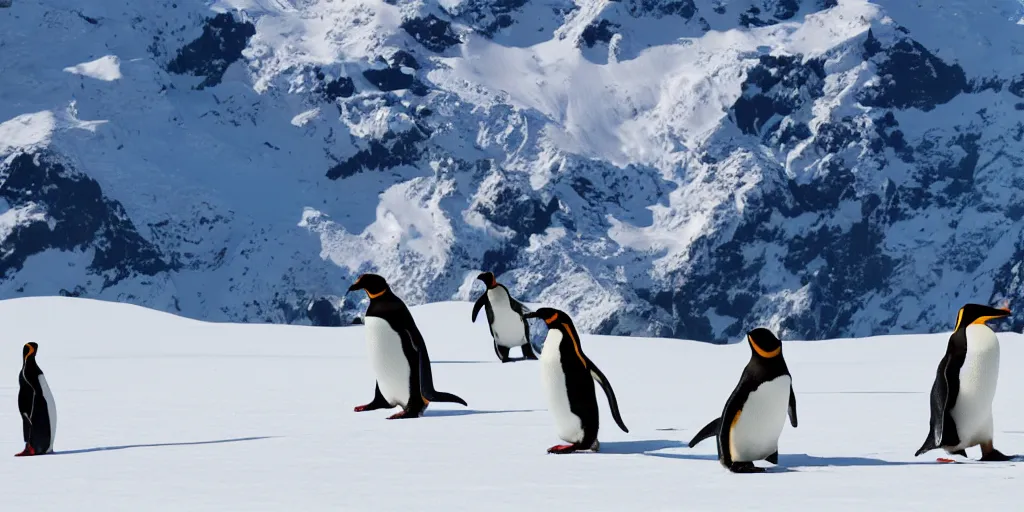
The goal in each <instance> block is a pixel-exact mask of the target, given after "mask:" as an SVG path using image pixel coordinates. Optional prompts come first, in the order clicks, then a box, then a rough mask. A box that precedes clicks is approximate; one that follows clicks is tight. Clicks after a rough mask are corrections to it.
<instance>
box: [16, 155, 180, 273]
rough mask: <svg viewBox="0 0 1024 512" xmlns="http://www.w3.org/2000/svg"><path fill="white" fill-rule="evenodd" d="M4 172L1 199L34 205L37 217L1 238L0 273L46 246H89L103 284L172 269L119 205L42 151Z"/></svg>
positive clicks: (65, 248)
mask: <svg viewBox="0 0 1024 512" xmlns="http://www.w3.org/2000/svg"><path fill="white" fill-rule="evenodd" d="M6 175H7V179H6V180H5V181H4V182H3V184H2V186H0V198H3V199H4V200H6V201H7V203H8V204H9V205H10V207H11V208H33V209H35V211H37V212H38V213H39V214H40V215H39V217H40V218H37V219H35V220H32V221H29V222H26V223H22V224H17V225H15V226H14V227H13V231H12V232H11V234H10V235H9V236H8V237H7V238H6V239H5V240H4V241H3V242H2V243H0V254H2V256H0V276H9V273H10V272H12V271H18V270H20V269H21V268H22V265H24V263H25V260H26V259H27V258H28V257H29V256H32V255H34V254H38V253H40V252H43V251H45V250H49V249H57V250H61V251H73V250H84V249H92V250H93V251H94V254H93V260H92V263H91V264H90V265H89V269H90V270H92V271H95V272H97V273H103V274H104V278H105V286H110V285H113V284H115V283H117V282H118V281H120V280H122V279H124V278H126V277H129V276H131V275H146V276H152V275H156V274H157V273H159V272H163V271H166V270H170V269H171V268H172V267H171V265H169V264H168V263H167V262H165V261H164V260H163V257H162V255H161V253H160V250H159V249H158V248H157V247H156V246H154V245H153V244H151V243H150V242H149V241H147V240H146V239H145V238H143V237H142V235H140V234H139V232H138V231H137V230H136V229H135V225H134V224H132V221H131V220H130V219H129V218H128V215H127V214H126V213H125V211H124V208H123V207H122V206H121V204H120V203H118V202H116V201H113V200H110V199H107V198H106V197H104V196H103V192H102V191H101V190H100V186H99V184H98V183H96V181H95V180H93V179H92V178H89V177H88V176H86V175H84V174H81V173H78V172H76V171H73V170H71V169H68V168H67V167H65V166H64V165H62V164H59V163H56V162H52V161H50V159H49V158H48V157H47V156H46V155H29V154H21V155H19V156H17V157H15V158H14V159H13V160H12V161H11V163H10V165H9V166H8V168H7V169H6Z"/></svg>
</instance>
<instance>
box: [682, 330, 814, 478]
mask: <svg viewBox="0 0 1024 512" xmlns="http://www.w3.org/2000/svg"><path fill="white" fill-rule="evenodd" d="M747 342H749V344H750V350H751V355H750V362H748V363H747V366H746V367H745V368H744V369H743V373H742V374H741V375H740V381H739V383H738V384H736V389H734V390H733V392H732V395H731V396H730V397H729V400H727V401H726V402H725V409H724V410H723V411H722V416H721V417H718V418H715V419H714V420H713V421H712V422H711V423H708V424H707V426H705V427H704V428H702V429H701V430H700V432H698V433H697V435H696V436H694V438H693V439H692V440H691V441H690V448H693V447H694V446H697V444H698V443H700V442H701V441H703V440H705V439H707V438H709V437H711V436H718V461H719V462H721V463H722V465H723V466H725V467H726V468H727V469H729V471H732V472H733V473H762V472H764V468H759V467H757V466H755V465H754V461H755V460H766V461H768V462H771V463H772V464H778V463H779V436H780V435H781V434H782V428H783V427H784V426H785V424H786V412H787V409H788V411H789V421H790V423H791V424H792V425H793V427H794V428H796V395H795V394H794V393H793V378H792V376H791V375H790V374H789V368H788V367H787V366H786V360H785V359H783V357H782V342H781V341H779V339H778V338H777V337H775V334H773V333H772V332H771V331H769V330H768V329H765V328H761V327H759V328H757V329H754V330H752V331H750V332H748V333H747ZM787 404H788V408H787Z"/></svg>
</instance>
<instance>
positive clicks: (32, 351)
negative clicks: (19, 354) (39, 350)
mask: <svg viewBox="0 0 1024 512" xmlns="http://www.w3.org/2000/svg"><path fill="white" fill-rule="evenodd" d="M35 353H36V349H35V347H33V346H32V345H28V354H25V360H26V361H28V358H30V357H32V354H35Z"/></svg>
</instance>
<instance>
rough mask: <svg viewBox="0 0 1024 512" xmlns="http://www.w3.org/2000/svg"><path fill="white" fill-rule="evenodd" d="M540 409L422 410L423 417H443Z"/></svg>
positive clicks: (511, 412)
mask: <svg viewBox="0 0 1024 512" xmlns="http://www.w3.org/2000/svg"><path fill="white" fill-rule="evenodd" d="M541 411H542V409H507V410H500V411H478V410H474V409H436V410H430V409H428V410H426V411H424V412H423V417H424V418H430V417H436V418H444V417H447V416H475V415H478V414H514V413H517V412H541Z"/></svg>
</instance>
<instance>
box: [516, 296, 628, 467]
mask: <svg viewBox="0 0 1024 512" xmlns="http://www.w3.org/2000/svg"><path fill="white" fill-rule="evenodd" d="M526 318H541V319H543V320H544V323H545V324H546V325H547V327H548V335H547V338H545V340H544V348H543V350H541V353H540V363H541V376H542V381H543V383H544V389H545V391H546V392H547V398H548V408H549V410H550V411H551V413H552V414H554V416H555V426H556V428H557V429H558V436H559V437H560V438H561V439H562V440H563V441H565V442H567V443H570V444H560V445H556V446H552V447H551V448H549V449H548V453H572V452H575V451H580V450H593V451H597V450H598V448H599V443H598V442H597V430H598V423H599V414H598V409H597V394H596V393H595V391H594V381H595V380H596V381H597V382H598V383H599V384H601V387H602V388H603V389H604V393H605V395H607V397H608V405H609V406H610V407H611V410H612V418H614V419H615V423H617V424H618V425H619V428H621V429H622V431H623V432H629V429H627V428H626V425H625V424H624V423H623V422H622V416H621V415H620V414H619V404H618V402H617V401H616V400H615V392H614V391H612V385H611V383H610V382H608V378H607V377H605V376H604V373H602V372H601V370H600V369H598V368H597V365H595V364H594V362H593V361H591V360H590V358H588V357H587V356H586V355H585V354H584V353H583V350H582V349H581V348H580V335H579V333H578V332H576V327H575V326H574V325H573V323H572V319H571V318H569V315H567V314H565V313H564V312H562V311H559V310H557V309H552V308H540V309H538V310H537V311H534V312H532V313H527V314H526Z"/></svg>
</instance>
